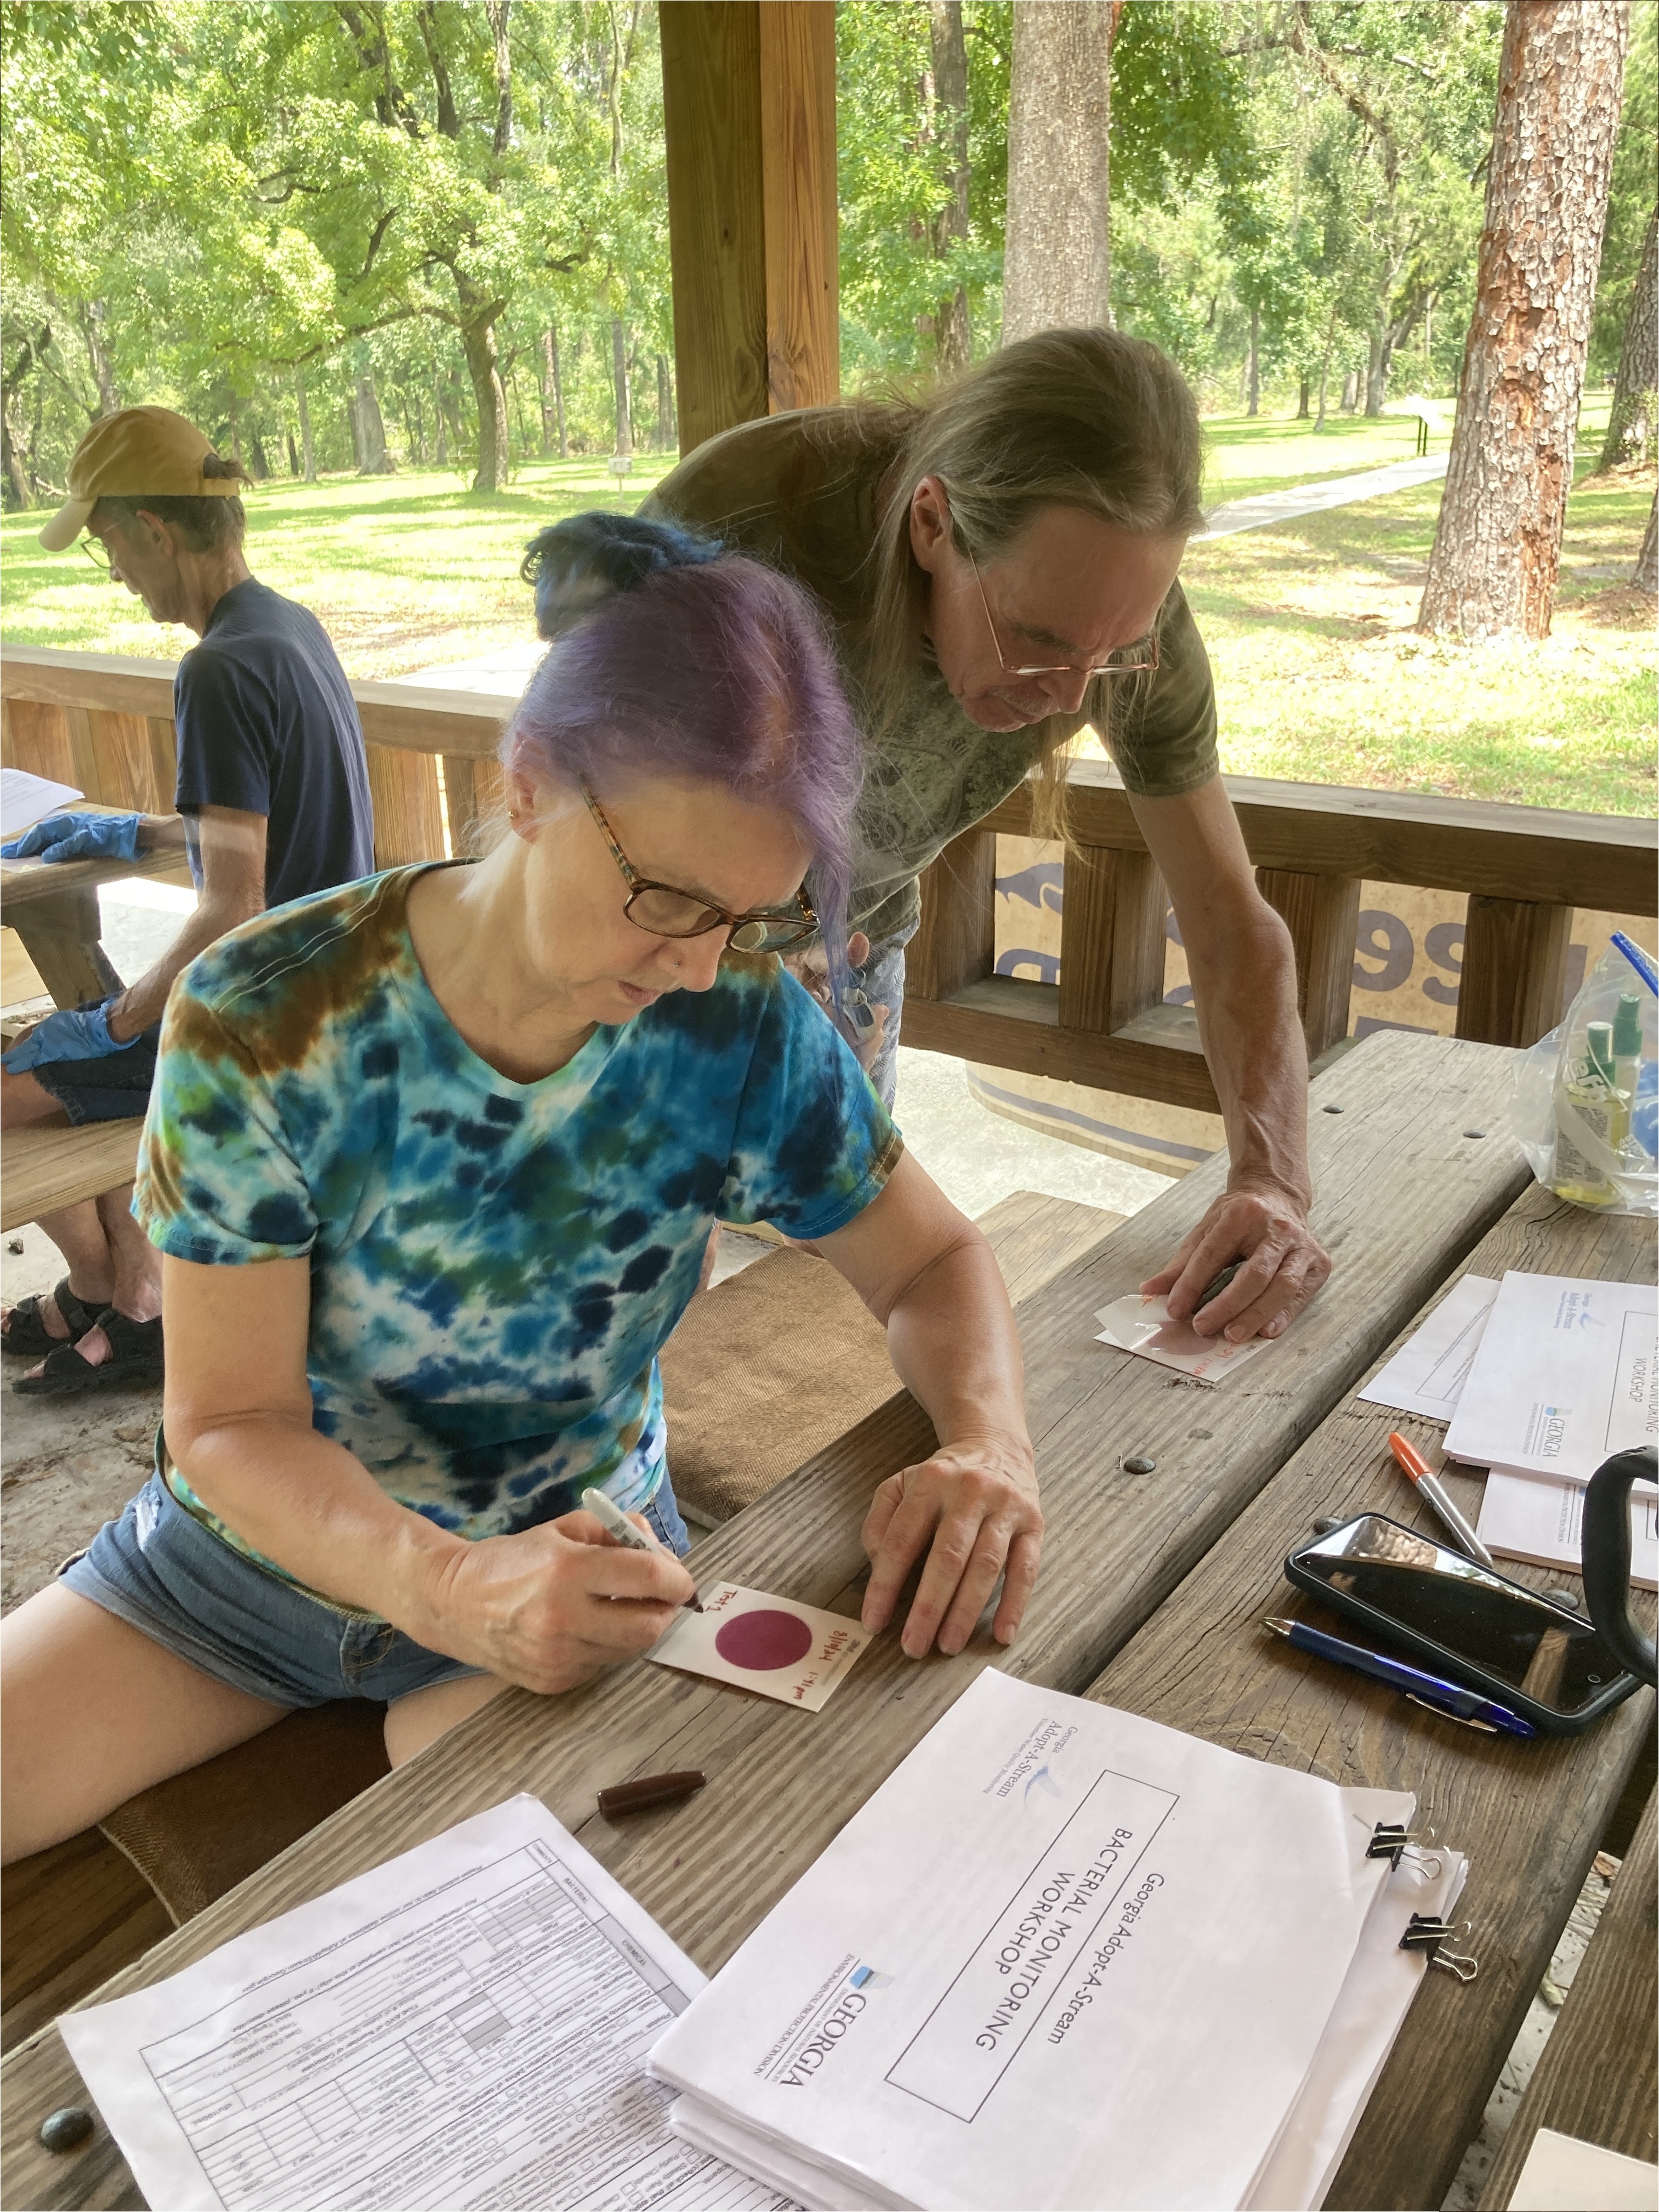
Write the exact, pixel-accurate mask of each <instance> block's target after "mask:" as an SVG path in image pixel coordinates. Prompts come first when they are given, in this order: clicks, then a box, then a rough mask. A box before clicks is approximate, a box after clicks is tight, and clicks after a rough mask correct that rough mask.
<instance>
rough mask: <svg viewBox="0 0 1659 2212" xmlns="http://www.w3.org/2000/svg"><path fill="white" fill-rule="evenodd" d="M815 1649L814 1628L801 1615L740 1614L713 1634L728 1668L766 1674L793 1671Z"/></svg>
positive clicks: (715, 1644)
mask: <svg viewBox="0 0 1659 2212" xmlns="http://www.w3.org/2000/svg"><path fill="white" fill-rule="evenodd" d="M811 1648H812V1630H811V1625H810V1624H809V1623H808V1622H806V1621H805V1620H802V1619H801V1617H800V1615H799V1613H780V1612H778V1611H776V1610H775V1609H768V1610H766V1611H764V1612H756V1613H738V1616H737V1618H736V1620H728V1621H726V1623H725V1625H724V1626H722V1627H720V1628H719V1629H717V1630H716V1631H715V1632H714V1649H715V1650H716V1651H718V1652H719V1653H720V1657H721V1658H722V1659H724V1660H725V1662H726V1665H727V1666H728V1667H747V1668H749V1669H750V1672H751V1673H752V1674H769V1673H771V1672H773V1671H774V1670H775V1668H779V1667H793V1665H794V1664H795V1662H796V1661H797V1660H798V1659H804V1658H805V1656H806V1655H807V1653H808V1652H809V1651H810V1650H811Z"/></svg>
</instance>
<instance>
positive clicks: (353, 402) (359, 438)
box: [346, 392, 363, 473]
mask: <svg viewBox="0 0 1659 2212" xmlns="http://www.w3.org/2000/svg"><path fill="white" fill-rule="evenodd" d="M346 428H347V429H348V430H349V432H350V433H351V465H352V467H353V468H354V469H356V470H357V471H359V473H361V472H362V462H363V434H362V429H361V428H359V426H358V422H357V395H356V392H347V394H346Z"/></svg>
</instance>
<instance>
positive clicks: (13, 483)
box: [0, 392, 30, 509]
mask: <svg viewBox="0 0 1659 2212" xmlns="http://www.w3.org/2000/svg"><path fill="white" fill-rule="evenodd" d="M0 465H3V466H4V469H5V483H4V487H3V489H4V494H5V501H6V506H7V507H8V508H9V509H16V508H20V507H27V506H28V505H29V503H30V502H29V486H28V478H27V477H26V476H25V475H24V474H23V463H22V459H21V456H20V454H19V453H18V451H17V448H16V447H15V445H14V444H13V443H12V438H11V395H10V393H9V392H8V393H7V394H6V398H5V404H3V406H0Z"/></svg>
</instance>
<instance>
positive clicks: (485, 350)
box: [461, 317, 511, 491]
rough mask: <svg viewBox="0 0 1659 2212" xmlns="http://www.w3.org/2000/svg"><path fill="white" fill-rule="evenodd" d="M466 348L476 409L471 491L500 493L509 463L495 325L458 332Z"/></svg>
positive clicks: (476, 325) (477, 323) (481, 324)
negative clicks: (475, 447) (475, 443)
mask: <svg viewBox="0 0 1659 2212" xmlns="http://www.w3.org/2000/svg"><path fill="white" fill-rule="evenodd" d="M461 341H462V343H463V344H464V345H465V348H466V371H467V374H468V375H469V376H470V377H471V380H472V396H473V398H474V399H475V400H476V401H477V408H478V465H477V470H476V471H475V472H474V474H473V478H472V489H473V490H474V491H500V490H501V487H502V485H503V484H504V483H506V481H507V464H508V461H509V459H511V456H510V454H509V453H508V451H507V394H506V392H504V391H503V390H502V389H501V369H500V368H499V366H498V365H497V362H496V357H495V319H494V318H493V317H491V318H490V319H488V320H486V319H483V317H480V318H479V319H477V321H475V322H471V323H468V324H467V325H466V326H465V329H464V330H463V331H462V332H461Z"/></svg>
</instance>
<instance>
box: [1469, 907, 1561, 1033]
mask: <svg viewBox="0 0 1659 2212" xmlns="http://www.w3.org/2000/svg"><path fill="white" fill-rule="evenodd" d="M1571 934H1572V908H1571V907H1570V906H1541V905H1538V904H1536V903H1534V902H1533V901H1532V900H1530V899H1500V898H1480V897H1472V898H1471V899H1470V901H1469V907H1468V921H1466V922H1465V924H1464V928H1463V975H1462V981H1461V982H1460V983H1459V985H1458V987H1457V1026H1456V1030H1455V1035H1457V1036H1461V1037H1468V1038H1471V1039H1472V1040H1473V1041H1474V1042H1475V1043H1476V1044H1508V1045H1528V1044H1536V1043H1537V1042H1538V1040H1539V1038H1540V1037H1541V1036H1547V1034H1548V1032H1549V1031H1550V1030H1553V1028H1554V1027H1555V1024H1557V1022H1559V1020H1560V1018H1561V1015H1562V1012H1563V1008H1562V1003H1561V1002H1562V999H1563V997H1564V996H1565V988H1566V975H1567V940H1568V939H1569V938H1570V937H1571Z"/></svg>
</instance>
